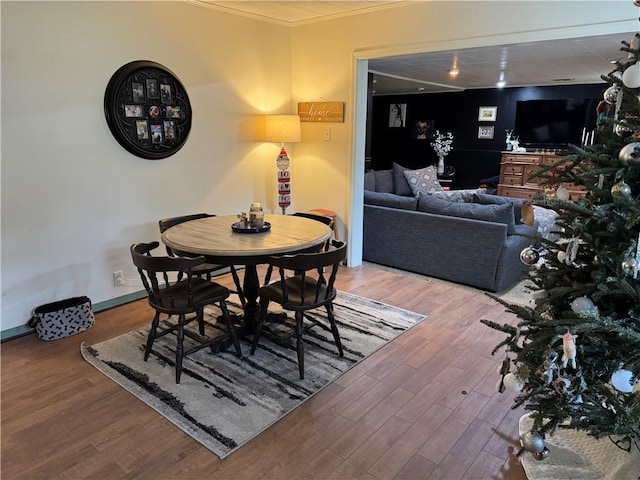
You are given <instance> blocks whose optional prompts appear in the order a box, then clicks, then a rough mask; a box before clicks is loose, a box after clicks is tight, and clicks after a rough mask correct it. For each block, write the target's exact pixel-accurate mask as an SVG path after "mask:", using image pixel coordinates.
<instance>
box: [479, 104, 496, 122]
mask: <svg viewBox="0 0 640 480" xmlns="http://www.w3.org/2000/svg"><path fill="white" fill-rule="evenodd" d="M497 118H498V107H480V108H479V109H478V121H479V122H495V121H496V119H497Z"/></svg>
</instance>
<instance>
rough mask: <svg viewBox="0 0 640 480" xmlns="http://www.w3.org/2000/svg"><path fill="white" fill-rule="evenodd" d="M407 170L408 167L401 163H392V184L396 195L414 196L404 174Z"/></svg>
mask: <svg viewBox="0 0 640 480" xmlns="http://www.w3.org/2000/svg"><path fill="white" fill-rule="evenodd" d="M408 170H409V169H408V168H406V167H403V166H402V165H398V164H397V163H394V164H393V186H394V188H395V190H394V192H395V194H396V195H405V196H407V197H410V196H414V193H413V192H412V191H411V187H410V186H409V183H407V179H406V178H405V176H404V172H406V171H408Z"/></svg>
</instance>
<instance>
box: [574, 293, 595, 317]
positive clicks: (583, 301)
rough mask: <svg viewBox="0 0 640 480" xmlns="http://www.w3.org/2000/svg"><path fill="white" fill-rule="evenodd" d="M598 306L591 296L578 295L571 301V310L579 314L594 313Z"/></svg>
mask: <svg viewBox="0 0 640 480" xmlns="http://www.w3.org/2000/svg"><path fill="white" fill-rule="evenodd" d="M595 308H596V306H595V305H594V303H593V301H592V300H591V299H590V298H589V297H577V298H575V299H574V300H573V302H571V310H573V312H574V313H577V314H578V315H583V314H588V313H592V312H593V310H595Z"/></svg>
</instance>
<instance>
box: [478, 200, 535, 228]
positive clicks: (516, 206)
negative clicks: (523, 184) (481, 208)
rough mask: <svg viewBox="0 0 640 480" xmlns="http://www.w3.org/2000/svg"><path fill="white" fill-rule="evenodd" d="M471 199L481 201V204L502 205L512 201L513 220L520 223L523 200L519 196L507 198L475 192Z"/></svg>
mask: <svg viewBox="0 0 640 480" xmlns="http://www.w3.org/2000/svg"><path fill="white" fill-rule="evenodd" d="M472 201H473V202H474V203H481V204H482V205H504V204H506V203H512V204H513V216H514V220H515V222H516V223H520V221H521V220H522V202H524V200H523V199H521V198H509V197H500V196H498V195H487V194H484V193H475V194H474V195H473V200H472Z"/></svg>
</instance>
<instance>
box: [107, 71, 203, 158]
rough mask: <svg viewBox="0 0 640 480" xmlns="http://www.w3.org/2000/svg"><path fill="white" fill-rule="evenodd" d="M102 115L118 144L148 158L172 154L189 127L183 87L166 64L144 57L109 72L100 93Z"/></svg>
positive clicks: (182, 143)
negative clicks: (111, 74)
mask: <svg viewBox="0 0 640 480" xmlns="http://www.w3.org/2000/svg"><path fill="white" fill-rule="evenodd" d="M104 115H105V118H106V120H107V125H109V129H110V130H111V133H112V134H113V136H114V137H115V139H116V140H117V141H118V143H119V144H120V145H121V146H122V147H124V148H125V149H126V150H127V151H128V152H130V153H132V154H134V155H136V156H138V157H141V158H145V159H148V160H158V159H161V158H166V157H169V156H171V155H173V154H174V153H176V152H177V151H178V150H180V148H182V146H183V145H184V143H185V142H186V141H187V137H188V136H189V131H190V130H191V104H190V103H189V97H188V95H187V91H186V90H185V88H184V86H183V85H182V84H181V83H180V81H179V80H178V78H177V77H176V76H175V75H174V74H173V73H172V72H171V71H170V70H168V69H167V68H166V67H164V66H162V65H160V64H158V63H155V62H151V61H148V60H138V61H135V62H131V63H127V64H126V65H124V66H122V67H120V68H119V69H118V70H117V71H116V72H115V73H114V74H113V76H112V77H111V79H110V80H109V83H108V84H107V88H106V91H105V94H104Z"/></svg>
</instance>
